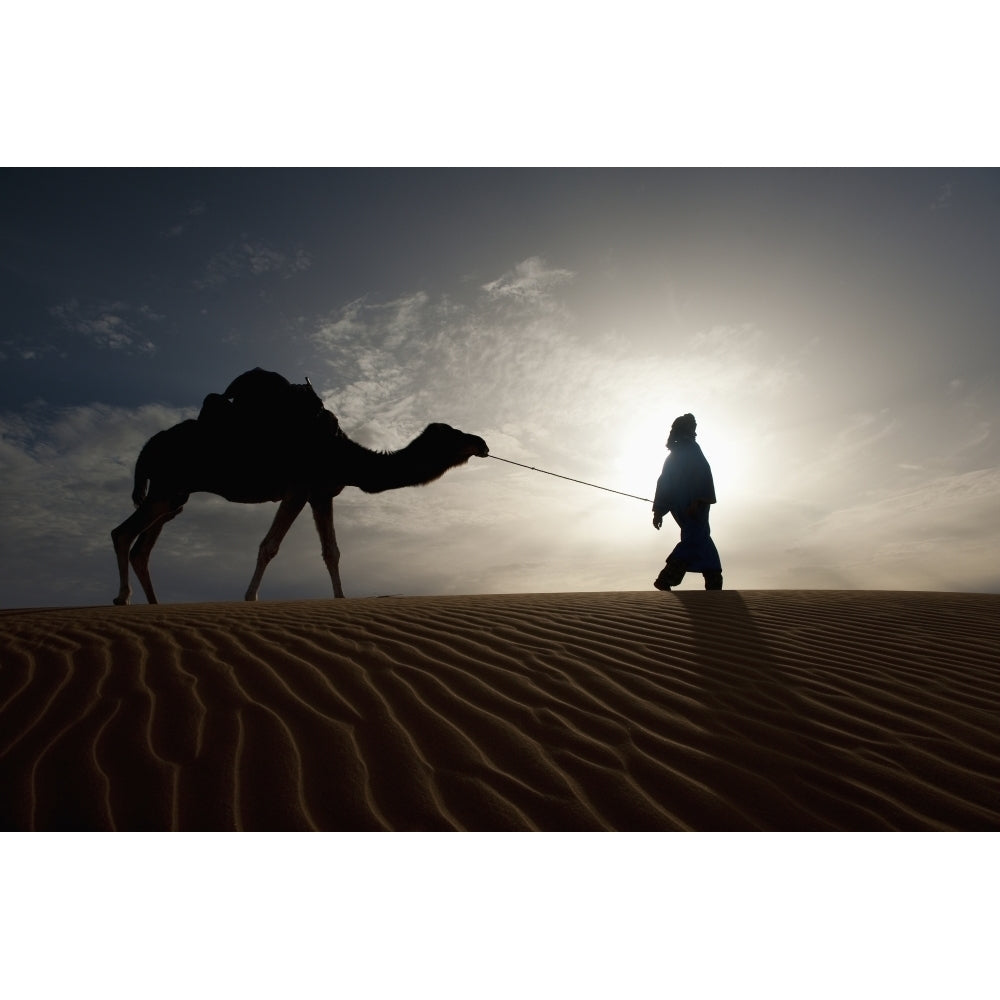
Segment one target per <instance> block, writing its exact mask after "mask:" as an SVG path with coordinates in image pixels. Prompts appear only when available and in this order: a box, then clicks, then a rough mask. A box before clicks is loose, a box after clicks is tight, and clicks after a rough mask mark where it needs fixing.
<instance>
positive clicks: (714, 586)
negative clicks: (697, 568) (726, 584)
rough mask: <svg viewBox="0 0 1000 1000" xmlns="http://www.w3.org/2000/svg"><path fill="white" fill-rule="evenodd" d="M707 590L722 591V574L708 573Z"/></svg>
mask: <svg viewBox="0 0 1000 1000" xmlns="http://www.w3.org/2000/svg"><path fill="white" fill-rule="evenodd" d="M705 589H706V590H722V574H721V573H706V574H705Z"/></svg>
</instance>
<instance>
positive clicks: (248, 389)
mask: <svg viewBox="0 0 1000 1000" xmlns="http://www.w3.org/2000/svg"><path fill="white" fill-rule="evenodd" d="M223 395H224V396H225V398H226V399H230V400H232V403H233V406H234V407H235V409H236V412H237V413H238V414H240V415H241V416H245V417H247V418H249V419H251V420H261V421H279V422H285V421H291V422H292V423H298V422H299V421H300V420H304V419H307V418H308V417H313V416H315V415H316V414H317V413H319V411H320V410H322V409H323V400H322V399H320V398H319V396H318V395H317V394H316V391H315V390H314V389H313V387H312V385H310V384H309V383H308V382H306V383H305V384H304V385H295V384H293V383H291V382H289V381H288V379H286V378H285V376H284V375H279V374H278V373H277V372H268V371H264V369H263V368H252V369H251V370H250V371H248V372H244V373H243V374H242V375H240V376H238V377H237V378H235V379H233V381H232V382H231V383H230V384H229V387H228V388H227V389H226V391H225V393H223Z"/></svg>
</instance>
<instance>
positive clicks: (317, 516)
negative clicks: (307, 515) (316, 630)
mask: <svg viewBox="0 0 1000 1000" xmlns="http://www.w3.org/2000/svg"><path fill="white" fill-rule="evenodd" d="M309 506H310V507H312V512H313V520H314V521H315V522H316V530H317V531H318V532H319V541H320V546H321V548H322V551H323V562H325V563H326V568H327V570H329V572H330V581H331V582H332V583H333V596H334V597H343V596H344V588H343V587H342V586H341V585H340V549H339V548H337V536H336V535H335V534H334V531H333V498H332V497H326V498H325V499H323V500H310V501H309Z"/></svg>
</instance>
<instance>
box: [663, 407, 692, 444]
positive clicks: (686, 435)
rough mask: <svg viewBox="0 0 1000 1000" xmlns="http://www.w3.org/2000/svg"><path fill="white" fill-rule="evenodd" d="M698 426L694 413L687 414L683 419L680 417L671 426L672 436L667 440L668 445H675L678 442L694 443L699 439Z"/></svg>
mask: <svg viewBox="0 0 1000 1000" xmlns="http://www.w3.org/2000/svg"><path fill="white" fill-rule="evenodd" d="M697 426H698V421H696V420H695V419H694V414H693V413H685V414H684V415H683V416H682V417H678V418H677V419H676V420H675V421H674V422H673V423H672V424H671V425H670V436H669V437H668V438H667V444H668V445H674V444H677V442H678V441H693V440H694V439H695V438H696V437H697V434H696V433H695V428H696V427H697Z"/></svg>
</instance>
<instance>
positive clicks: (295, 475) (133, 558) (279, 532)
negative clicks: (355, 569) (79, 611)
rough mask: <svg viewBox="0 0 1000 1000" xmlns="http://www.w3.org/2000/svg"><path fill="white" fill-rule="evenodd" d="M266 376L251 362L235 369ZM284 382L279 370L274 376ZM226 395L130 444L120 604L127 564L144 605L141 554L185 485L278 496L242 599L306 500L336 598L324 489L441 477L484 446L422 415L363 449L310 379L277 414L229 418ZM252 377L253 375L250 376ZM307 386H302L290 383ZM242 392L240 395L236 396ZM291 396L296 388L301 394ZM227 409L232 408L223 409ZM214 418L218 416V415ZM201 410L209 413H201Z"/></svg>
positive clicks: (148, 586) (185, 493)
mask: <svg viewBox="0 0 1000 1000" xmlns="http://www.w3.org/2000/svg"><path fill="white" fill-rule="evenodd" d="M258 374H259V375H261V376H274V373H270V372H261V371H260V369H255V370H254V371H253V372H247V373H245V374H244V375H242V376H240V379H243V380H251V376H256V375H258ZM274 378H275V379H280V381H281V382H284V383H285V385H286V386H287V385H288V383H287V382H285V380H284V379H282V378H281V376H274ZM240 379H237V380H236V381H235V382H234V383H233V384H232V385H231V386H230V387H229V389H227V391H226V395H225V396H218V395H215V394H210V395H209V396H208V397H206V399H205V405H204V406H203V408H202V414H201V415H200V416H199V419H198V420H185V421H182V422H181V423H179V424H176V425H175V426H173V427H170V428H168V429H167V430H163V431H160V432H159V433H158V434H154V435H153V437H152V438H150V439H149V441H147V442H146V444H145V445H144V447H143V448H142V450H141V451H140V453H139V457H138V459H137V460H136V466H135V486H134V489H133V491H132V500H133V503H134V504H135V506H136V510H135V512H134V513H133V514H132V515H131V516H130V517H128V518H126V519H125V520H124V521H123V522H122V523H121V524H119V525H118V527H117V528H115V529H114V530H113V531H112V532H111V540H112V542H113V543H114V549H115V556H116V558H117V561H118V573H119V577H120V588H119V591H118V596H117V597H115V599H114V603H115V604H119V605H124V604H128V603H129V601H130V599H131V596H132V591H131V587H130V585H129V563H131V565H132V569H133V570H134V571H135V575H136V577H137V578H138V580H139V583H140V584H141V586H142V589H143V591H144V592H145V595H146V600H147V601H148V602H149V603H150V604H156V603H157V599H156V593H155V591H154V590H153V583H152V580H151V579H150V575H149V556H150V553H151V552H152V549H153V546H154V545H155V544H156V540H157V538H159V535H160V532H161V531H162V530H163V526H164V525H165V524H166V523H167V522H168V521H171V520H172V519H173V518H175V517H176V516H177V515H178V514H180V512H181V511H182V510H183V508H184V504H185V503H186V502H187V500H188V497H189V496H190V495H191V494H192V493H198V492H202V493H215V494H217V495H218V496H221V497H224V498H225V499H226V500H230V501H233V502H235V503H266V502H269V501H270V502H275V501H277V502H278V510H277V512H276V513H275V516H274V520H273V522H272V523H271V527H270V529H269V530H268V532H267V534H266V535H265V536H264V540H263V541H262V542H261V543H260V548H259V549H258V553H257V565H256V568H255V570H254V574H253V577H252V578H251V580H250V584H249V586H248V587H247V591H246V594H245V595H244V596H245V599H246V600H248V601H255V600H257V594H258V591H259V589H260V583H261V579H262V578H263V576H264V570H265V569H266V568H267V564H268V563H269V562H270V561H271V560H272V559H273V558H274V557H275V555H276V554H277V552H278V548H279V547H280V545H281V542H282V539H283V538H284V537H285V534H286V533H287V532H288V529H289V528H290V527H291V526H292V523H293V522H294V521H295V519H296V518H297V517H298V515H299V514H300V513H301V512H302V509H303V508H304V507H305V505H306V504H307V503H308V504H309V506H310V508H311V509H312V514H313V520H314V521H315V524H316V530H317V531H318V533H319V538H320V547H321V551H322V556H323V561H324V563H325V564H326V567H327V570H328V571H329V573H330V580H331V582H332V584H333V594H334V597H338V598H342V597H344V590H343V587H342V585H341V581H340V550H339V549H338V547H337V539H336V535H335V534H334V530H333V498H334V497H336V496H338V495H339V494H340V493H341V492H342V491H343V489H344V488H345V487H346V486H356V487H358V488H359V489H361V490H362V491H363V492H365V493H381V492H382V491H384V490H394V489H399V488H401V487H404V486H418V485H423V484H425V483H430V482H432V481H433V480H435V479H438V478H440V477H441V476H442V475H444V473H445V472H447V471H448V470H449V469H453V468H455V467H457V466H459V465H464V464H465V463H466V462H467V461H468V460H469V459H470V458H471V457H473V456H479V457H483V458H485V457H486V456H487V455H489V448H487V446H486V442H485V441H484V440H483V439H482V438H481V437H477V436H476V435H474V434H464V433H463V432H462V431H459V430H456V429H455V428H453V427H449V426H448V425H447V424H439V423H436V424H430V425H428V427H427V428H426V429H425V430H424V431H423V433H421V434H420V435H419V436H418V437H417V438H415V439H414V440H413V441H411V442H410V443H409V444H408V445H407V446H406V447H405V448H402V449H401V450H399V451H396V452H378V451H372V450H370V449H368V448H365V447H364V446H362V445H360V444H357V443H356V442H355V441H352V440H351V439H350V438H349V437H348V436H347V435H346V434H345V433H344V432H343V430H341V428H340V425H339V423H338V421H337V418H336V416H335V415H334V414H333V413H331V412H330V411H329V410H327V409H326V408H325V407H324V406H323V404H322V401H321V400H320V399H319V397H318V396H316V395H315V393H313V390H312V386H311V384H310V385H309V386H308V393H310V394H312V396H313V397H314V399H313V402H312V405H311V406H309V407H307V408H306V409H307V410H308V411H310V412H309V414H308V415H305V414H304V413H303V412H302V408H301V406H300V407H299V413H298V414H297V415H295V417H294V419H292V420H289V419H285V420H282V419H281V416H280V414H275V415H271V416H269V415H268V414H267V413H266V412H264V413H262V412H261V411H258V412H257V413H256V421H254V420H247V419H245V417H239V418H236V417H234V416H233V413H236V414H238V413H239V410H238V408H237V407H235V405H234V403H235V402H239V400H238V399H237V400H234V402H233V403H230V402H229V401H228V397H230V396H231V395H232V394H233V389H234V387H238V386H239V384H240ZM256 384H259V383H256ZM289 388H291V389H297V390H306V389H307V387H306V386H291V387H289ZM244 398H246V397H244ZM299 398H300V399H301V398H302V397H301V394H300V397H299ZM227 411H232V412H230V413H227ZM220 413H222V414H223V419H219V414H220ZM206 414H209V415H211V416H210V417H208V418H206Z"/></svg>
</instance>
